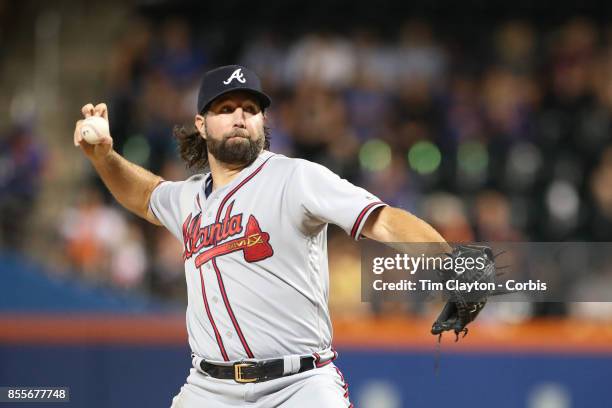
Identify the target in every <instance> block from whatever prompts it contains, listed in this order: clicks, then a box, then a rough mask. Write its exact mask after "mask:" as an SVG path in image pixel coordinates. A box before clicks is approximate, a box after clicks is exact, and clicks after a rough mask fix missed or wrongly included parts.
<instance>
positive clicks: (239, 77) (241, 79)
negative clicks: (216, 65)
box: [223, 68, 246, 85]
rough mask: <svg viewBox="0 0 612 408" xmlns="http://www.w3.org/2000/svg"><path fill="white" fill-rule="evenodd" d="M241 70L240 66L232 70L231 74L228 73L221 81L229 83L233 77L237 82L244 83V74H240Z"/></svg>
mask: <svg viewBox="0 0 612 408" xmlns="http://www.w3.org/2000/svg"><path fill="white" fill-rule="evenodd" d="M241 70H242V68H238V69H237V70H235V71H234V72H232V75H230V77H229V78H227V79H226V80H225V81H223V83H224V84H225V85H229V84H230V83H231V82H232V81H233V80H234V79H235V80H237V81H238V82H240V83H241V84H244V83H245V82H246V79H244V75H242V72H240V71H241Z"/></svg>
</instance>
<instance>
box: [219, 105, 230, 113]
mask: <svg viewBox="0 0 612 408" xmlns="http://www.w3.org/2000/svg"><path fill="white" fill-rule="evenodd" d="M232 112H233V109H232V108H230V107H229V106H227V105H226V106H222V107H221V109H219V113H232Z"/></svg>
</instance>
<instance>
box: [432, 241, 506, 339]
mask: <svg viewBox="0 0 612 408" xmlns="http://www.w3.org/2000/svg"><path fill="white" fill-rule="evenodd" d="M447 255H448V256H449V257H450V258H452V260H453V265H454V269H449V270H447V269H442V270H439V271H438V277H439V279H440V282H442V283H443V284H444V287H445V292H446V294H447V295H448V301H447V303H446V305H445V306H444V309H442V312H441V313H440V315H439V316H438V318H437V319H436V321H435V322H434V324H433V325H432V327H431V333H432V334H434V335H440V337H441V336H442V333H443V332H445V331H450V330H453V331H454V332H455V335H456V336H457V337H456V339H455V341H457V340H458V339H459V333H463V337H465V335H466V334H467V332H468V329H467V325H468V324H469V323H470V322H472V321H473V320H474V319H476V316H478V314H479V313H480V311H481V310H482V309H483V308H484V307H485V304H486V303H487V299H488V297H489V296H491V295H493V294H494V292H495V290H494V289H493V286H494V285H495V275H496V271H495V259H494V256H493V251H491V248H489V247H487V246H480V245H457V246H456V247H455V248H454V249H453V252H452V253H450V254H447ZM461 258H463V260H461ZM468 259H472V261H467V260H468ZM449 281H454V282H449ZM474 282H477V283H478V284H479V285H478V286H480V287H484V286H490V287H491V290H489V289H484V290H483V289H478V290H474V287H473V285H471V286H470V285H466V284H472V283H474ZM447 283H451V284H450V285H449V286H450V289H448V287H449V286H447ZM483 284H490V285H483ZM491 284H492V285H491ZM468 287H469V288H470V289H469V290H468Z"/></svg>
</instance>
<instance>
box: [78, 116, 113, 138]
mask: <svg viewBox="0 0 612 408" xmlns="http://www.w3.org/2000/svg"><path fill="white" fill-rule="evenodd" d="M81 136H83V139H84V140H85V141H86V142H87V143H89V144H98V143H100V142H101V141H102V138H104V137H105V136H110V130H109V128H108V121H107V120H106V119H104V118H101V117H100V116H90V117H88V118H87V119H85V120H84V121H83V123H82V124H81Z"/></svg>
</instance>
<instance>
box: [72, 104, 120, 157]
mask: <svg viewBox="0 0 612 408" xmlns="http://www.w3.org/2000/svg"><path fill="white" fill-rule="evenodd" d="M81 113H82V114H83V117H84V119H81V120H78V121H77V122H76V125H75V129H74V136H73V141H74V145H75V146H80V147H81V149H82V150H83V152H84V153H85V155H87V156H88V157H90V158H99V157H103V156H105V155H107V154H108V153H109V152H110V150H111V149H112V146H113V139H112V137H111V135H110V131H109V122H108V108H107V106H106V104H105V103H99V104H97V105H96V106H94V105H93V104H91V103H88V104H86V105H84V106H83V107H82V108H81Z"/></svg>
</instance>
